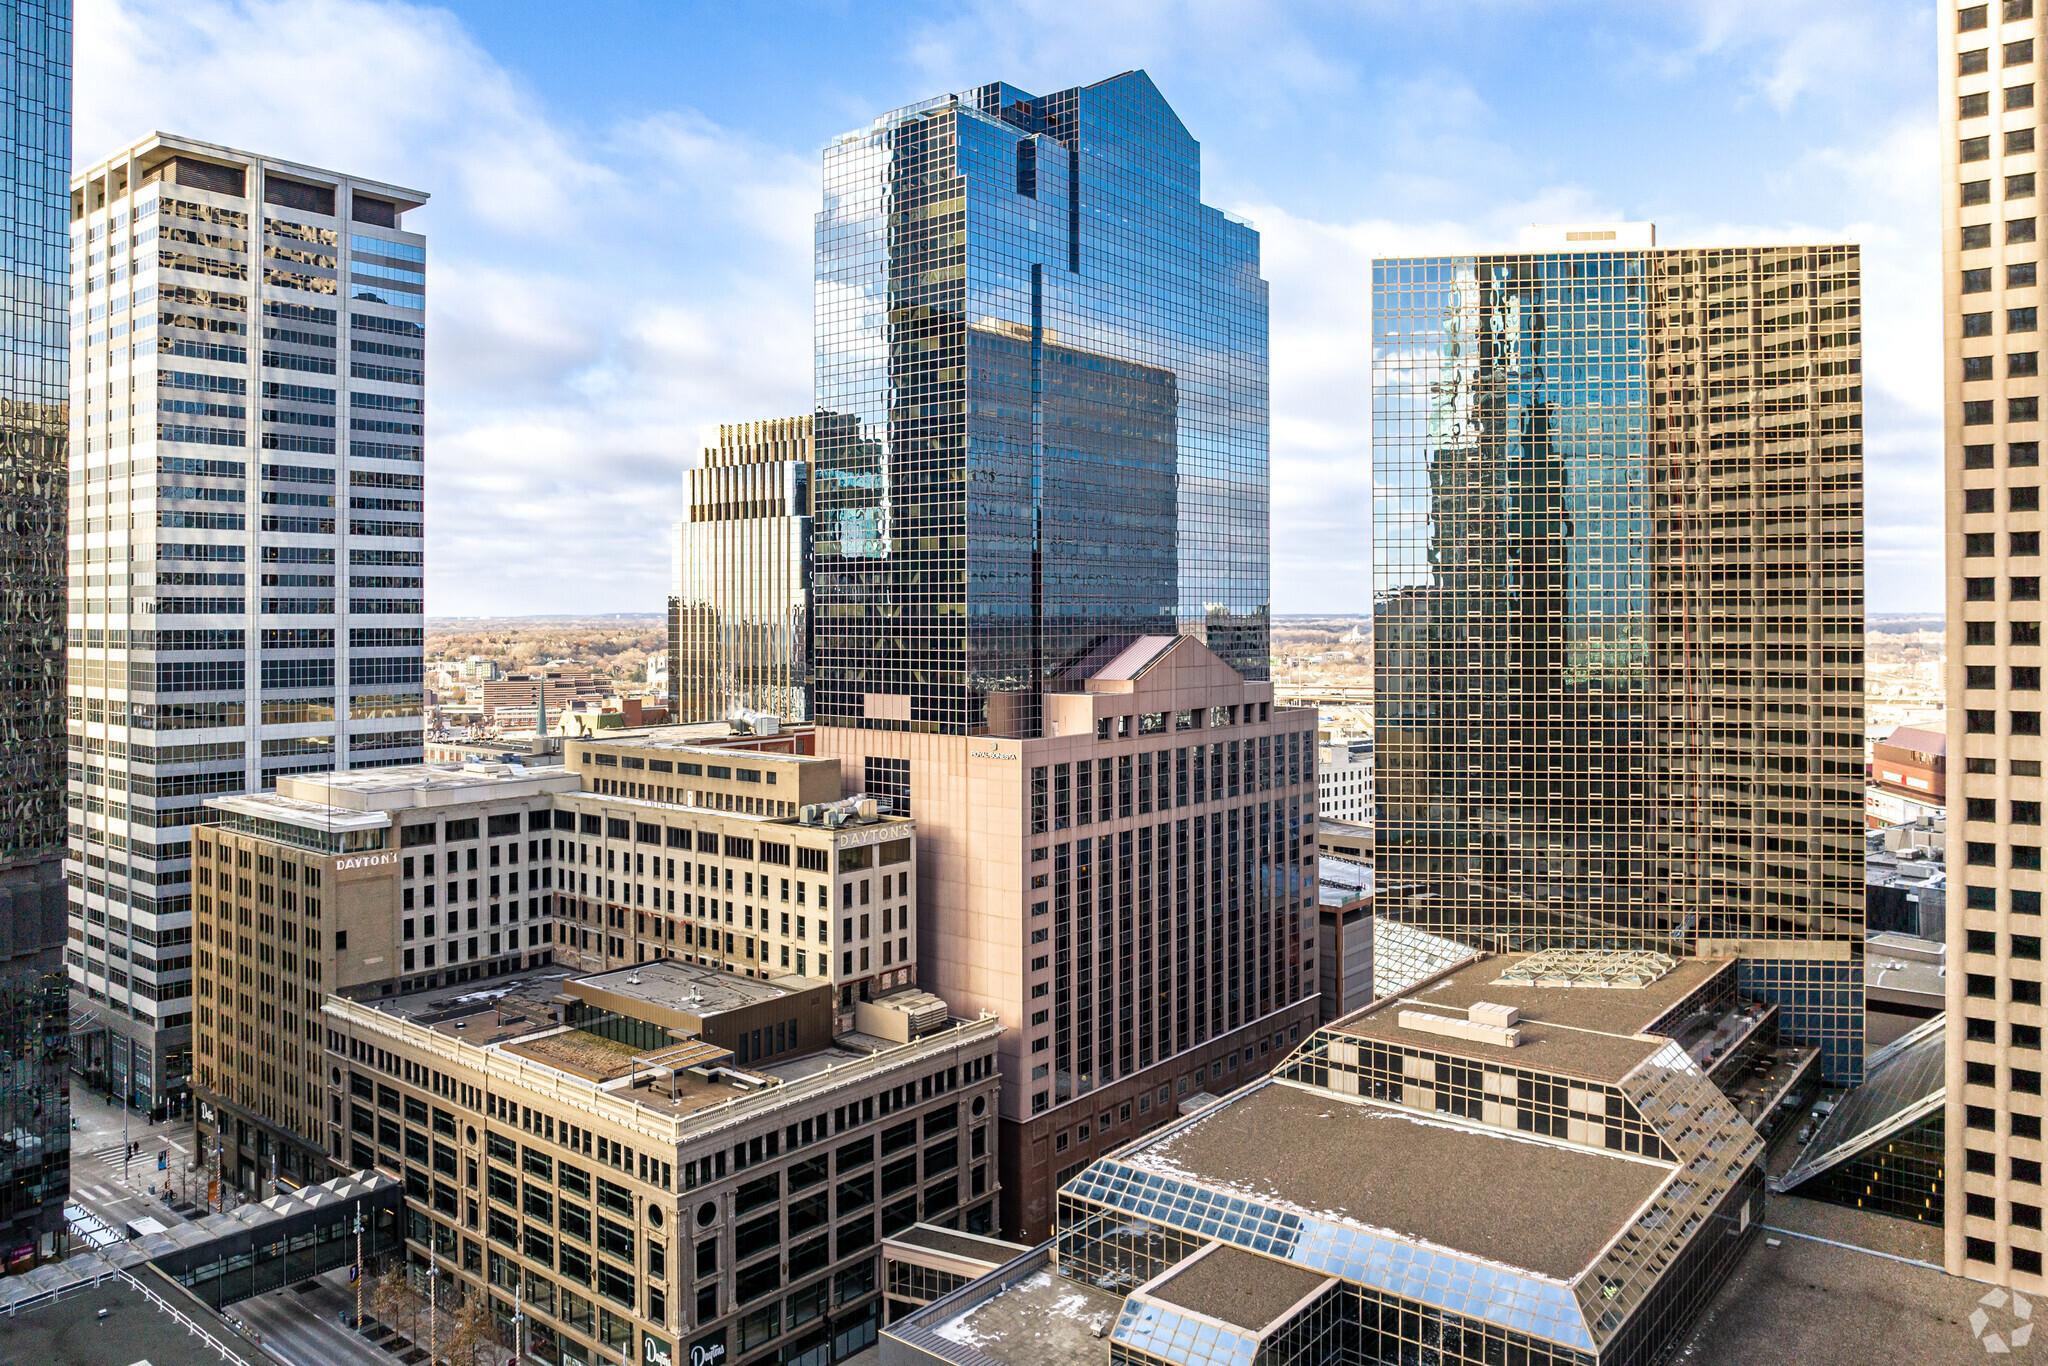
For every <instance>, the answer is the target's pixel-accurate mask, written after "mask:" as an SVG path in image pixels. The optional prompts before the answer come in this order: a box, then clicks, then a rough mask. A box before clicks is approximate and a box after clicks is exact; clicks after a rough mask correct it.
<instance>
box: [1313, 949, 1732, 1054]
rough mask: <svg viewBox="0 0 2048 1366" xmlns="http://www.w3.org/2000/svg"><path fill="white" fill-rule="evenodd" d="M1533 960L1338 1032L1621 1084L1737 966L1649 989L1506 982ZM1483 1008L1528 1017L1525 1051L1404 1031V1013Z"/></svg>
mask: <svg viewBox="0 0 2048 1366" xmlns="http://www.w3.org/2000/svg"><path fill="white" fill-rule="evenodd" d="M1531 956H1532V955H1529V954H1519V953H1505V954H1493V955H1490V956H1487V957H1484V958H1478V959H1475V960H1473V961H1471V962H1469V963H1466V964H1464V965H1462V966H1460V967H1457V968H1454V969H1452V970H1451V971H1449V972H1447V973H1445V974H1444V975H1442V976H1441V977H1438V978H1436V979H1435V980H1433V981H1428V982H1424V983H1422V984H1421V985H1419V986H1417V987H1415V988H1414V989H1412V990H1410V991H1407V992H1404V993H1403V994H1402V995H1400V996H1397V997H1393V998H1390V999H1388V1000H1385V1001H1382V1002H1380V1003H1378V1004H1377V1005H1375V1006H1373V1007H1372V1008H1371V1009H1370V1010H1369V1011H1366V1012H1364V1013H1361V1014H1358V1015H1354V1016H1352V1017H1350V1018H1349V1019H1345V1020H1341V1021H1339V1022H1338V1023H1337V1024H1335V1025H1334V1026H1332V1028H1333V1029H1334V1030H1335V1031H1336V1032H1337V1033H1339V1034H1348V1035H1350V1036H1352V1037H1354V1038H1360V1039H1375V1040H1378V1041H1380V1042H1382V1043H1398V1044H1407V1045H1409V1046H1411V1047H1423V1048H1427V1049H1429V1050H1431V1051H1434V1052H1441V1053H1451V1054H1456V1055H1458V1056H1462V1057H1473V1058H1483V1059H1485V1060H1486V1061H1488V1062H1500V1063H1513V1064H1514V1065H1516V1066H1518V1067H1528V1068H1534V1069H1537V1070H1540V1071H1547V1072H1561V1073H1565V1074H1567V1075H1570V1076H1576V1077H1584V1078H1587V1079H1588V1080H1593V1081H1619V1080H1621V1079H1622V1078H1623V1077H1625V1076H1627V1075H1628V1074H1629V1072H1630V1071H1632V1070H1633V1069H1634V1068H1635V1067H1636V1066H1638V1065H1639V1064H1641V1063H1642V1062H1643V1061H1645V1060H1646V1059H1648V1058H1649V1057H1650V1056H1651V1055H1652V1054H1654V1053H1655V1052H1656V1051H1657V1050H1658V1049H1659V1048H1661V1047H1662V1046H1663V1044H1662V1041H1661V1040H1658V1039H1644V1038H1638V1037H1636V1035H1638V1034H1639V1033H1641V1031H1643V1030H1645V1029H1647V1028H1649V1026H1650V1025H1651V1024H1652V1023H1654V1022H1655V1021H1656V1020H1658V1019H1659V1018H1660V1017H1662V1016H1663V1015H1664V1014H1665V1013H1666V1012H1668V1011H1669V1010H1670V1009H1671V1008H1672V1007H1673V1006H1675V1005H1677V1004H1679V1002H1681V1001H1683V1000H1684V999H1685V998H1686V997H1687V996H1690V995H1691V994H1692V993H1693V992H1695V991H1697V990H1699V988H1700V987H1701V986H1703V985H1705V983H1706V982H1707V981H1708V979H1710V978H1712V977H1713V976H1714V974H1716V973H1718V972H1723V971H1731V970H1732V963H1733V960H1732V959H1716V958H1681V959H1679V960H1678V961H1677V963H1676V965H1674V966H1673V967H1672V969H1671V970H1670V971H1669V972H1667V973H1666V974H1664V976H1662V977H1660V978H1658V979H1657V980H1656V981H1654V982H1651V983H1649V984H1648V985H1647V986H1642V987H1587V986H1568V987H1538V986H1523V985H1519V984H1516V983H1512V982H1503V981H1501V980H1500V977H1501V974H1502V973H1503V972H1504V971H1506V970H1507V969H1508V968H1509V967H1511V966H1513V965H1514V964H1516V963H1519V962H1521V961H1522V960H1524V959H1526V958H1529V957H1531ZM1480 1002H1490V1003H1492V1004H1494V1005H1503V1006H1513V1007H1515V1008H1516V1009H1517V1010H1518V1011H1520V1012H1521V1018H1520V1020H1519V1022H1518V1027H1519V1029H1520V1030H1521V1036H1520V1044H1519V1046H1517V1047H1514V1048H1509V1047H1507V1046H1506V1045H1502V1044H1488V1043H1482V1042H1478V1041H1476V1040H1470V1039H1461V1038H1454V1037H1450V1036H1447V1035H1441V1034H1435V1033H1429V1032H1424V1031H1422V1030H1417V1029H1407V1028H1403V1027H1402V1025H1401V1023H1400V1014H1401V1011H1402V1010H1404V1009H1422V1010H1426V1011H1429V1012H1431V1013H1436V1014H1445V1015H1453V1016H1463V1015H1464V1013H1465V1012H1466V1011H1467V1009H1469V1008H1470V1007H1471V1006H1474V1005H1477V1004H1479V1003H1480Z"/></svg>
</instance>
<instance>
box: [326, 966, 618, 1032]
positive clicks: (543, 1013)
mask: <svg viewBox="0 0 2048 1366" xmlns="http://www.w3.org/2000/svg"><path fill="white" fill-rule="evenodd" d="M576 978H577V974H575V973H573V972H570V971H569V970H568V969H567V968H560V967H545V968H534V969H531V970H529V971H526V972H521V973H514V974H513V975H512V976H510V977H493V978H488V979H485V980H483V981H477V982H464V983H461V984H459V985H449V986H443V987H433V988H429V989H428V990H425V991H408V992H404V993H401V994H399V995H395V996H368V997H357V996H352V995H350V994H349V993H347V992H343V993H342V995H343V996H344V997H346V998H347V999H349V1000H352V1001H354V1002H355V1003H356V1004H357V1005H360V1006H366V1007H368V1008H369V1009H371V1010H375V1011H377V1012H379V1013H381V1014H384V1015H390V1016H394V1017H395V1018H397V1019H400V1020H404V1021H405V1022H407V1023H408V1024H416V1025H422V1026H425V1027H426V1028H429V1029H434V1030H437V1031H439V1032H441V1033H444V1034H448V1035H449V1036H450V1037H453V1038H460V1039H462V1040H463V1041H464V1042H465V1043H474V1044H482V1043H490V1042H495V1041H496V1038H497V1037H502V1038H518V1037H520V1036H522V1035H525V1034H530V1033H532V1032H534V1030H536V1029H552V1028H553V1027H554V1015H555V1012H556V1010H557V1008H558V1007H559V1006H560V1004H561V1000H560V998H561V997H562V996H563V995H564V994H565V993H566V991H567V989H568V985H569V983H570V982H572V981H575V980H576ZM485 1020H489V1021H492V1023H490V1024H485V1023H484V1021H485ZM457 1024H461V1025H462V1026H463V1027H462V1028H461V1029H459V1030H458V1029H456V1028H454V1026H455V1025H457Z"/></svg>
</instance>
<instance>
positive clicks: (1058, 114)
mask: <svg viewBox="0 0 2048 1366" xmlns="http://www.w3.org/2000/svg"><path fill="white" fill-rule="evenodd" d="M817 308H818V318H817V408H818V411H817V420H816V465H815V480H814V504H815V517H816V520H815V543H814V551H815V558H814V581H813V591H814V595H815V598H814V601H815V610H814V616H813V635H812V646H813V662H812V687H813V698H812V702H813V710H814V714H815V717H816V720H817V721H818V723H819V724H820V725H823V726H855V727H859V726H863V725H865V726H869V727H880V728H906V729H914V730H922V731H929V732H933V733H938V734H950V735H969V734H998V735H1007V736H1013V737H1018V738H1030V737H1033V736H1036V735H1038V734H1040V733H1041V729H1042V726H1043V715H1042V713H1043V708H1042V705H1041V704H1040V702H1039V701H1038V698H1039V697H1040V695H1041V694H1042V693H1044V692H1046V691H1056V690H1060V689H1061V688H1062V687H1063V686H1064V683H1063V680H1064V678H1065V675H1066V674H1067V672H1068V671H1069V670H1070V669H1071V668H1072V667H1073V666H1074V665H1075V664H1076V662H1077V661H1079V660H1080V659H1081V658H1082V657H1084V656H1085V655H1086V654H1087V653H1088V652H1089V650H1090V649H1092V648H1094V647H1095V646H1096V645H1097V644H1099V643H1100V642H1101V641H1102V640H1103V639H1104V638H1105V637H1108V636H1130V635H1138V634H1146V633H1151V634H1161V633H1165V634H1172V633H1174V632H1176V631H1185V632H1192V633H1196V634H1200V635H1202V636H1203V637H1204V639H1205V640H1206V642H1207V643H1208V645H1209V647H1210V648H1211V649H1212V650H1214V651H1215V652H1216V653H1217V654H1218V655H1219V656H1221V657H1222V658H1223V659H1224V660H1225V662H1227V663H1229V664H1230V665H1231V666H1232V667H1233V668H1236V669H1237V670H1238V671H1239V672H1240V673H1241V674H1243V675H1244V676H1245V677H1246V678H1249V679H1263V678H1264V677H1266V652H1267V638H1268V628H1267V596H1268V594H1267V586H1268V573H1267V531H1266V528H1267V399H1266V355H1267V345H1266V284H1265V281H1264V280H1262V279H1261V278H1260V277H1259V268H1258V237H1257V234H1256V233H1254V232H1253V231H1252V230H1251V228H1249V227H1248V226H1246V225H1245V224H1243V223H1241V222H1238V221H1236V220H1233V219H1231V218H1230V217H1229V216H1228V215H1226V214H1224V213H1222V212H1221V211H1219V210H1217V209H1214V208H1211V207H1209V206H1207V205H1205V204H1203V203H1202V202H1201V160H1200V148H1199V146H1198V144H1197V143H1196V142H1195V141H1194V139H1193V138H1191V137H1190V136H1189V135H1188V132H1187V130H1186V128H1185V127H1183V126H1182V124H1181V122H1180V120H1179V119H1178V118H1177V117H1176V116H1175V115H1174V113H1173V111H1172V110H1171V109H1170V108H1169V107H1168V106H1167V104H1166V102H1165V101H1164V99H1162V98H1161V96H1160V94H1159V91H1158V89H1157V88H1156V87H1155V86H1154V85H1153V84H1152V82H1151V80H1150V78H1148V77H1147V76H1146V75H1145V74H1144V73H1143V72H1127V73H1125V74H1123V75H1121V76H1116V77H1112V78H1111V79H1109V80H1106V81H1102V82H1098V83H1097V84H1095V85H1092V86H1086V87H1077V88H1074V89H1070V90H1064V91H1061V92H1059V93H1057V94H1053V95H1047V96H1043V97H1034V96H1031V95H1027V94H1026V93H1024V92H1023V91H1020V90H1017V89H1014V88H1013V87H1010V86H1007V85H1002V84H992V85H986V86H982V87H979V88H978V89H975V90H971V91H967V92H964V93H962V94H959V95H953V96H947V97H942V98H939V99H936V100H931V101H927V102H925V103H923V104H920V105H913V106H910V107H908V108H905V109H900V110H897V111H895V112H893V113H890V114H887V115H884V116H883V117H882V118H880V119H878V120H876V122H875V124H874V125H873V126H872V127H870V128H867V129H863V130H860V131H858V132H855V133H849V134H847V135H845V136H844V137H842V138H840V139H839V140H838V141H836V142H835V143H833V144H832V145H831V146H830V147H828V148H827V149H826V152H825V207H824V210H823V212H822V213H820V214H819V216H818V223H817Z"/></svg>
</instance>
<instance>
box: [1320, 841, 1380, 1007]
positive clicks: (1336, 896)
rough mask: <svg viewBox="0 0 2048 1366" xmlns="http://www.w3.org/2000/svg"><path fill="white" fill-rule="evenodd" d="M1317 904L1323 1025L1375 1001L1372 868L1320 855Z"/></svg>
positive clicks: (1329, 855)
mask: <svg viewBox="0 0 2048 1366" xmlns="http://www.w3.org/2000/svg"><path fill="white" fill-rule="evenodd" d="M1316 903H1317V904H1316V931H1317V942H1316V962H1317V963H1318V964H1319V965H1320V969H1321V972H1322V977H1321V980H1320V982H1319V983H1318V990H1319V991H1320V992H1321V993H1322V1000H1321V1002H1320V1005H1321V1010H1322V1018H1323V1020H1324V1022H1326V1023H1327V1022H1328V1021H1330V1020H1334V1019H1336V1018H1337V1017H1338V1016H1339V1015H1349V1014H1350V1013H1351V1012H1352V1011H1354V1010H1357V1009H1359V1008H1360V1007H1362V1006H1366V1005H1370V1004H1371V1003H1372V1000H1373V962H1372V958H1373V915H1372V904H1373V888H1372V865H1371V864H1368V863H1365V862H1362V861H1360V860H1357V859H1349V858H1339V857H1337V856H1335V855H1331V854H1323V855H1320V856H1319V857H1318V858H1317V859H1316Z"/></svg>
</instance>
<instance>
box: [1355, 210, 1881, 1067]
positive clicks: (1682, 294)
mask: <svg viewBox="0 0 2048 1366" xmlns="http://www.w3.org/2000/svg"><path fill="white" fill-rule="evenodd" d="M1858 292H1859V266H1858V256H1857V252H1856V249H1855V248H1853V247H1788V248H1743V249H1737V250H1731V251H1588V252H1561V253H1539V254H1528V255H1513V256H1478V257H1438V258H1426V259H1415V260H1401V261H1381V262H1378V263H1376V265H1375V268H1374V357H1373V365H1374V373H1373V392H1374V412H1373V458H1374V478H1375V493H1374V555H1375V584H1374V591H1375V597H1374V612H1375V632H1376V633H1375V637H1374V650H1375V687H1376V699H1377V705H1378V737H1377V738H1378V773H1377V801H1378V807H1377V821H1378V831H1377V847H1378V856H1379V860H1380V862H1379V876H1380V880H1381V887H1382V897H1381V904H1380V907H1379V910H1380V913H1381V914H1382V915H1391V916H1393V917H1396V918H1400V919H1403V920H1406V921H1409V922H1410V923H1413V924H1416V925H1418V926H1420V927H1422V928H1425V929H1428V930H1430V931H1433V932H1437V933H1442V934H1446V935H1450V936H1453V937H1456V938H1459V939H1462V940H1465V941H1467V942H1471V943H1475V944H1480V945H1483V946H1486V947H1493V948H1501V949H1537V948H1544V947H1551V946H1561V945H1579V946H1600V947H1615V948H1622V947H1648V948H1661V949H1665V950H1667V951H1671V952H1678V953H1686V952H1693V951H1699V952H1713V953H1733V952H1737V951H1740V952H1742V953H1743V954H1744V956H1745V958H1752V957H1753V958H1754V961H1751V962H1746V963H1745V967H1744V974H1743V984H1744V990H1745V991H1747V992H1751V993H1753V994H1756V995H1759V996H1763V997H1766V998H1768V999H1772V1000H1777V1001H1779V1002H1780V1003H1781V1004H1782V1005H1784V1007H1785V1011H1784V1014H1783V1021H1782V1024H1783V1028H1784V1029H1785V1032H1786V1033H1787V1034H1788V1035H1790V1036H1791V1037H1794V1038H1800V1039H1804V1040H1807V1041H1810V1042H1816V1043H1820V1044H1821V1045H1822V1046H1823V1049H1824V1056H1825V1060H1826V1066H1827V1068H1828V1071H1829V1074H1830V1076H1831V1077H1832V1078H1834V1079H1835V1080H1837V1081H1850V1080H1854V1078H1855V1077H1856V1076H1857V1075H1858V1072H1859V1070H1860V1066H1861V1057H1862V1046H1861V1037H1862V1036H1861V1014H1862V1012H1861V985H1860V957H1861V951H1862V921H1863V897H1862V870H1861V843H1860V829H1861V824H1862V821H1861V810H1862V798H1861V782H1860V776H1861V752H1862V751H1861V745H1862V695H1861V694H1862V686H1863V684H1862V672H1863V670H1862V665H1863V655H1862V644H1863V642H1862V500H1861V484H1862V446H1861V430H1860V428H1861V398H1862V394H1861V377H1860V374H1859V371H1860V368H1861V360H1860V351H1861V348H1860V342H1861V336H1860V331H1859V330H1858V329H1859V326H1860V324H1859V322H1858V320H1857V313H1858V312H1859V308H1858Z"/></svg>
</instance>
